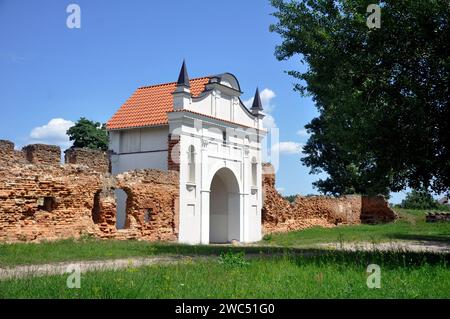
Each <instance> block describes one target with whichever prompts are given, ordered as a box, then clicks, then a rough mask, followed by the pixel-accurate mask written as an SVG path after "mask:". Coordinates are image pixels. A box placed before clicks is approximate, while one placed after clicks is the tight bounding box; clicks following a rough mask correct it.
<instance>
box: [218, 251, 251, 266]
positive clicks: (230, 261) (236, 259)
mask: <svg viewBox="0 0 450 319" xmlns="http://www.w3.org/2000/svg"><path fill="white" fill-rule="evenodd" d="M219 263H220V264H223V265H225V266H228V267H245V266H248V265H249V264H250V263H249V262H248V261H247V260H245V254H244V252H243V251H240V252H237V253H233V252H232V251H231V250H229V251H227V252H221V253H220V256H219Z"/></svg>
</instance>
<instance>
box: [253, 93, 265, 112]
mask: <svg viewBox="0 0 450 319" xmlns="http://www.w3.org/2000/svg"><path fill="white" fill-rule="evenodd" d="M252 110H259V111H262V110H263V107H262V103H261V97H260V96H259V89H258V87H256V92H255V97H254V99H253V104H252Z"/></svg>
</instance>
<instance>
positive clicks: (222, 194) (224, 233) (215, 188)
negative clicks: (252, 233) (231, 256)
mask: <svg viewBox="0 0 450 319" xmlns="http://www.w3.org/2000/svg"><path fill="white" fill-rule="evenodd" d="M239 195H240V193H239V184H238V181H237V179H236V177H235V176H234V173H233V172H232V171H231V170H230V169H228V168H226V167H224V168H221V169H219V170H218V171H217V172H216V173H215V175H214V177H213V179H212V181H211V187H210V206H209V213H210V218H209V242H210V243H226V242H231V241H232V240H237V241H239V240H240V233H239V232H240V203H239Z"/></svg>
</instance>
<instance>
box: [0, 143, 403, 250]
mask: <svg viewBox="0 0 450 319" xmlns="http://www.w3.org/2000/svg"><path fill="white" fill-rule="evenodd" d="M60 158H61V150H60V149H59V147H57V146H52V145H43V144H35V145H29V146H26V147H24V148H23V149H22V151H17V150H15V149H14V144H13V143H12V142H9V141H4V140H0V241H1V242H17V241H41V240H56V239H63V238H78V237H80V236H83V235H91V236H94V237H97V238H104V239H107V238H115V239H142V240H149V241H176V240H177V239H178V223H179V208H178V205H179V204H178V203H179V187H178V186H179V173H178V172H177V171H175V170H168V171H160V170H155V169H142V170H132V171H127V172H124V173H121V174H118V175H116V176H112V175H111V174H110V173H109V171H110V164H109V154H108V153H106V152H101V151H94V150H87V149H70V150H68V151H66V153H65V164H61V163H60ZM263 188H264V205H263V214H262V224H263V232H264V233H271V232H282V231H290V230H297V229H303V228H307V227H311V226H317V225H319V226H324V227H332V226H335V225H337V224H357V223H361V222H388V221H391V220H393V219H394V218H395V213H394V212H393V211H392V210H390V209H389V207H388V206H387V203H386V201H385V200H384V199H383V198H382V197H362V196H347V197H342V198H330V197H323V196H314V197H298V198H297V200H296V202H295V203H294V204H293V205H291V204H290V203H289V202H287V201H286V200H285V199H283V198H282V196H281V195H280V194H278V192H277V191H276V190H275V175H274V174H273V169H272V167H271V166H270V165H267V164H266V165H264V172H263ZM116 189H122V190H124V191H125V193H126V194H127V200H126V223H125V229H117V227H116V209H117V208H116V198H115V192H114V191H115V190H116Z"/></svg>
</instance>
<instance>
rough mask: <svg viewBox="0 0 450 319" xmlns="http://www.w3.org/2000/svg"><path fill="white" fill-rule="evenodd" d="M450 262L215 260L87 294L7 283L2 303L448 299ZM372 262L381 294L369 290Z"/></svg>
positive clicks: (87, 285) (149, 273)
mask: <svg viewBox="0 0 450 319" xmlns="http://www.w3.org/2000/svg"><path fill="white" fill-rule="evenodd" d="M229 256H230V255H229ZM235 256H236V255H233V257H231V259H232V260H236V259H235ZM225 258H228V257H225ZM227 260H228V259H227ZM238 260H241V258H240V257H239V258H238ZM448 262H449V255H435V254H427V253H420V254H418V253H406V252H402V251H398V252H395V253H387V252H383V253H382V252H374V253H344V252H329V253H327V254H324V255H319V256H316V255H315V256H296V255H290V254H284V255H282V256H275V257H273V256H272V257H270V258H268V257H265V256H261V257H258V258H253V259H250V260H247V261H246V266H245V267H241V266H237V267H236V266H233V267H230V264H229V263H228V262H225V263H224V262H223V258H222V259H217V258H216V259H213V260H208V261H202V262H192V261H187V262H184V263H180V264H175V265H164V266H161V265H154V266H149V267H143V268H131V267H130V268H128V269H125V270H120V271H105V272H90V273H85V274H82V276H81V288H80V289H68V288H67V286H66V280H67V275H62V276H47V277H40V278H26V279H14V280H7V281H0V298H449V297H450V281H449V280H448V278H449V277H450V268H449V267H448ZM373 263H375V264H378V265H379V266H380V267H381V288H380V289H369V288H368V287H367V285H366V281H367V276H368V273H367V272H366V269H367V266H368V265H369V264H373ZM231 264H232V265H235V263H234V262H232V263H231ZM238 264H240V262H239V263H238ZM430 283H433V284H432V285H431V284H430Z"/></svg>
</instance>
